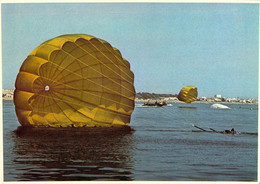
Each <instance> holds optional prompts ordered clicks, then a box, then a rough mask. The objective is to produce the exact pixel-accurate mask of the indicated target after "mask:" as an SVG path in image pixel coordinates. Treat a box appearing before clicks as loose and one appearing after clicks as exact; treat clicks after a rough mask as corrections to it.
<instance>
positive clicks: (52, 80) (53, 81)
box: [40, 63, 133, 101]
mask: <svg viewBox="0 0 260 184" xmlns="http://www.w3.org/2000/svg"><path fill="white" fill-rule="evenodd" d="M53 65H56V66H57V67H59V68H61V69H63V70H65V71H67V72H69V73H71V74H73V75H77V76H79V77H82V76H81V75H79V74H77V73H74V72H72V71H70V70H68V69H66V68H63V67H61V66H59V65H58V64H56V63H53ZM40 77H41V78H43V79H46V80H49V81H51V82H52V83H51V84H50V86H51V85H52V84H53V83H57V84H59V85H65V86H68V87H71V88H73V89H76V90H80V91H82V92H86V91H83V90H81V89H78V88H74V87H72V86H70V85H67V84H64V83H61V82H57V81H55V80H54V79H49V78H47V77H44V76H40ZM82 79H85V80H88V81H90V82H92V83H94V84H95V85H97V86H100V87H102V88H105V89H107V90H109V91H112V92H114V93H117V94H118V95H120V96H123V97H125V98H127V99H129V100H133V99H130V98H129V97H127V96H125V95H123V94H121V93H119V92H117V91H114V90H112V89H109V88H107V87H105V86H102V85H101V84H98V83H96V82H94V81H92V80H90V79H88V78H86V77H82ZM117 84H118V83H117ZM56 86H57V85H56ZM45 87H46V86H45ZM49 89H50V88H49ZM111 94H113V93H111ZM97 96H98V95H97ZM104 99H105V98H104ZM110 101H112V100H110Z"/></svg>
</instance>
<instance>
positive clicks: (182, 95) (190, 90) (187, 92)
mask: <svg viewBox="0 0 260 184" xmlns="http://www.w3.org/2000/svg"><path fill="white" fill-rule="evenodd" d="M197 96H198V91H197V88H196V87H195V86H186V87H183V88H182V89H181V91H180V92H179V94H178V96H177V98H178V99H179V100H180V101H183V102H185V103H192V102H194V101H195V100H196V99H197Z"/></svg>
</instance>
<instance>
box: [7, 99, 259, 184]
mask: <svg viewBox="0 0 260 184" xmlns="http://www.w3.org/2000/svg"><path fill="white" fill-rule="evenodd" d="M140 106H141V105H140V104H137V105H136V108H135V111H134V113H133V115H132V120H131V124H130V128H129V129H128V128H126V129H111V128H110V129H77V128H74V129H59V130H55V129H50V128H49V129H23V128H21V127H19V123H18V122H17V119H16V115H15V111H14V105H13V102H11V101H4V102H3V115H4V131H3V133H4V180H5V181H41V180H44V181H65V180H136V181H142V180H146V181H149V180H157V181H163V180H167V181H257V149H258V135H257V132H258V121H257V120H258V110H257V106H256V105H229V107H231V108H232V109H230V110H217V109H211V108H210V104H195V103H193V104H191V105H185V104H172V106H170V107H169V106H168V107H163V108H142V107H140ZM179 106H192V107H196V109H187V108H178V107H179ZM191 124H195V125H197V126H199V127H201V128H203V129H205V130H207V131H208V130H209V128H213V129H215V130H218V131H221V130H225V129H231V128H235V130H236V131H237V132H239V133H238V134H235V135H230V134H219V133H212V132H200V131H199V129H196V128H194V127H193V126H191Z"/></svg>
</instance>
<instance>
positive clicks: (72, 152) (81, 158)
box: [13, 127, 134, 180]
mask: <svg viewBox="0 0 260 184" xmlns="http://www.w3.org/2000/svg"><path fill="white" fill-rule="evenodd" d="M133 131H134V130H132V129H131V128H130V127H126V128H104V129H100V128H99V129H96V128H85V129H82V128H64V129H63V128H62V129H59V130H56V129H52V128H24V127H19V128H18V129H17V130H16V131H15V132H14V134H15V137H13V139H14V140H13V141H14V147H13V154H14V155H17V156H16V158H15V159H14V164H15V165H16V168H17V170H18V171H19V172H20V174H18V175H17V176H19V178H17V180H133V179H134V178H133V176H132V173H131V172H130V171H131V168H132V166H133V161H132V156H133V152H132V149H131V147H132V144H133V140H132V139H131V137H132V136H131V134H132V132H133Z"/></svg>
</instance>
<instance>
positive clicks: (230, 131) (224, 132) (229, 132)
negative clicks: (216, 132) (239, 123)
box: [221, 128, 237, 134]
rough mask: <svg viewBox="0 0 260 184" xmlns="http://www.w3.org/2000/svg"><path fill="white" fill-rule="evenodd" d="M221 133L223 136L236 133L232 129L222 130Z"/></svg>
mask: <svg viewBox="0 0 260 184" xmlns="http://www.w3.org/2000/svg"><path fill="white" fill-rule="evenodd" d="M221 133H223V134H236V133H237V132H236V131H235V130H234V128H232V129H231V130H224V131H223V132H221Z"/></svg>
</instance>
